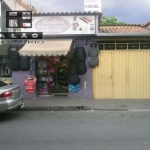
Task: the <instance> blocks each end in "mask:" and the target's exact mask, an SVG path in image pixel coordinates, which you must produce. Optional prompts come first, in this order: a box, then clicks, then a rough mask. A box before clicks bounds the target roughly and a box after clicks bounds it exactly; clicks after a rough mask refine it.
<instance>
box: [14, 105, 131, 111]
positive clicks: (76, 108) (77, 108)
mask: <svg viewBox="0 0 150 150" xmlns="http://www.w3.org/2000/svg"><path fill="white" fill-rule="evenodd" d="M16 111H129V110H128V109H96V108H91V107H87V106H52V107H51V106H50V107H45V106H43V107H36V106H34V107H23V108H21V109H16Z"/></svg>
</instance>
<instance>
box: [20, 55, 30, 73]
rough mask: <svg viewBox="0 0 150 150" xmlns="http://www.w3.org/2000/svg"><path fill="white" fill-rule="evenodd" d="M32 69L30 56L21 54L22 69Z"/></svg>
mask: <svg viewBox="0 0 150 150" xmlns="http://www.w3.org/2000/svg"><path fill="white" fill-rule="evenodd" d="M29 69H30V60H29V57H28V56H21V59H20V70H22V71H28V70H29Z"/></svg>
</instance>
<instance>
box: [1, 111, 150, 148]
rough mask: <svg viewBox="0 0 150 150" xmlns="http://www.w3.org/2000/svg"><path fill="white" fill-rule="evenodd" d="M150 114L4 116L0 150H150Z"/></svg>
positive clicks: (32, 113) (31, 113) (17, 113)
mask: <svg viewBox="0 0 150 150" xmlns="http://www.w3.org/2000/svg"><path fill="white" fill-rule="evenodd" d="M149 127H150V113H149V112H147V111H140V112H133V111H71V112H68V111H64V112H62V111H59V112H58V111H57V112H51V111H13V112H10V113H3V114H0V150H149V149H150V142H149V141H150V130H149Z"/></svg>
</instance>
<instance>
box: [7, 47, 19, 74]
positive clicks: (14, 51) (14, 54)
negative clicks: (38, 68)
mask: <svg viewBox="0 0 150 150" xmlns="http://www.w3.org/2000/svg"><path fill="white" fill-rule="evenodd" d="M7 57H8V59H9V60H10V61H9V68H10V69H11V70H13V71H18V70H19V69H20V54H19V52H18V46H17V45H11V46H10V47H9V49H8V52H7Z"/></svg>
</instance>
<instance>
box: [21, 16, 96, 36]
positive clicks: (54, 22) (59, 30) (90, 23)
mask: <svg viewBox="0 0 150 150" xmlns="http://www.w3.org/2000/svg"><path fill="white" fill-rule="evenodd" d="M95 27H96V26H95V16H94V15H90V16H48V17H47V16H46V17H44V16H43V17H33V22H32V28H23V29H22V32H43V35H56V34H58V35H59V34H66V35H67V34H68V35H71V34H76V35H77V34H79V35H81V34H92V35H93V34H96V29H95Z"/></svg>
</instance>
